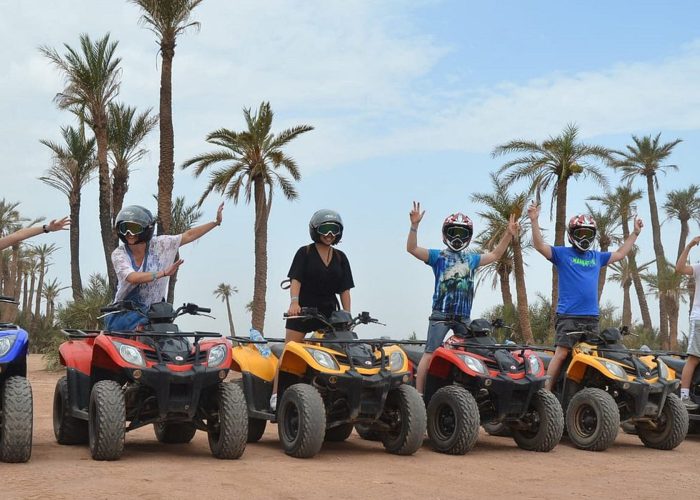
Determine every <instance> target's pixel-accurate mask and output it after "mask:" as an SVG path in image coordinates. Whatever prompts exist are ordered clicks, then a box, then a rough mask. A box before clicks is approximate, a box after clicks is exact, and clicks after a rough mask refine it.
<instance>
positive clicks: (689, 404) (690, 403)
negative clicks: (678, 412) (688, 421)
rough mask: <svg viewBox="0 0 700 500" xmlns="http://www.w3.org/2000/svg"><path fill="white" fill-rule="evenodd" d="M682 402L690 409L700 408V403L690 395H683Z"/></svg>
mask: <svg viewBox="0 0 700 500" xmlns="http://www.w3.org/2000/svg"><path fill="white" fill-rule="evenodd" d="M681 403H683V405H684V406H685V409H686V410H688V411H695V410H697V409H698V408H700V405H699V404H697V403H695V402H694V401H693V400H692V399H690V398H689V397H688V396H684V397H681Z"/></svg>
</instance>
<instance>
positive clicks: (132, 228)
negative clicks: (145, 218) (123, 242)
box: [117, 221, 146, 236]
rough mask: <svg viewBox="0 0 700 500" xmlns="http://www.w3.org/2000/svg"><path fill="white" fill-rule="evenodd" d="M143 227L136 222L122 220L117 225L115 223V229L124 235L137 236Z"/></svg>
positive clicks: (142, 230)
mask: <svg viewBox="0 0 700 500" xmlns="http://www.w3.org/2000/svg"><path fill="white" fill-rule="evenodd" d="M145 229H146V228H145V227H143V226H142V225H141V224H139V223H138V222H128V221H124V222H120V223H119V225H117V230H118V231H119V234H121V235H122V236H126V235H128V234H130V235H132V236H138V235H139V234H141V233H143V232H144V230H145Z"/></svg>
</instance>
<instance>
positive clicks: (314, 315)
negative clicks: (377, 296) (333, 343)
mask: <svg viewBox="0 0 700 500" xmlns="http://www.w3.org/2000/svg"><path fill="white" fill-rule="evenodd" d="M282 317H283V319H317V320H319V321H320V322H321V323H323V324H325V325H327V326H328V327H329V328H330V329H331V330H336V329H337V328H336V326H335V325H334V324H333V323H331V322H330V318H327V317H326V316H325V315H324V314H322V313H321V312H320V311H319V310H318V308H317V307H302V308H301V312H300V313H299V314H297V315H294V316H292V315H289V314H287V313H284V314H283V315H282ZM370 323H375V324H377V325H382V326H386V324H385V323H382V322H380V321H379V320H378V319H377V318H373V317H372V316H371V315H370V313H369V312H367V311H362V312H361V313H360V314H358V315H357V316H356V317H355V318H352V320H351V322H350V326H349V329H350V330H352V329H353V328H354V327H355V326H357V325H359V324H363V325H368V324H370ZM346 324H347V323H346Z"/></svg>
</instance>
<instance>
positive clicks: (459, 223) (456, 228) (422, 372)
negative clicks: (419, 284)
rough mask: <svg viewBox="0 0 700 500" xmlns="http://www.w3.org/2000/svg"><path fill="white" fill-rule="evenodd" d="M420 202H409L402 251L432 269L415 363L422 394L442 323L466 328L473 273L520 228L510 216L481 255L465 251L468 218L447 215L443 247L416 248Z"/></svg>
mask: <svg viewBox="0 0 700 500" xmlns="http://www.w3.org/2000/svg"><path fill="white" fill-rule="evenodd" d="M424 214H425V210H424V211H422V212H421V209H420V203H416V202H415V201H414V202H413V210H411V213H410V214H409V217H410V219H411V228H410V230H409V232H408V239H407V241H406V250H407V251H408V253H410V254H411V255H413V256H414V257H416V258H417V259H420V260H422V261H423V262H425V263H426V264H428V265H429V266H430V267H432V268H433V273H434V274H435V291H434V292H433V312H432V314H431V315H430V323H429V326H428V341H427V343H426V345H425V353H424V354H423V357H421V360H420V363H418V373H417V375H416V389H417V390H418V392H419V393H421V394H423V387H424V385H425V378H426V374H427V372H428V367H429V366H430V361H431V360H432V358H433V352H434V351H435V349H437V348H438V347H440V346H441V345H442V342H443V340H445V335H447V332H448V331H449V330H450V326H449V325H448V324H446V323H445V320H450V321H456V322H457V323H458V324H459V326H457V327H455V328H459V329H460V330H463V329H466V325H467V324H468V323H469V315H470V314H471V310H472V301H473V300H474V274H475V273H476V269H477V268H478V267H479V266H485V265H487V264H490V263H492V262H495V261H497V260H498V259H500V258H501V256H502V255H503V252H505V250H506V247H507V246H508V243H510V240H511V238H512V237H514V236H516V235H517V234H518V231H519V229H520V226H519V225H518V222H517V221H516V220H515V216H514V215H511V216H510V220H509V222H508V230H507V231H506V232H505V233H504V234H503V237H502V238H501V241H500V242H499V243H498V245H496V247H495V248H494V249H493V250H492V251H490V252H488V253H485V254H478V253H476V252H471V251H467V246H469V242H470V241H471V238H472V234H473V232H474V227H473V225H472V221H471V219H469V217H467V216H466V215H464V214H462V213H455V214H452V215H450V216H449V217H447V218H446V219H445V221H444V222H443V223H442V241H443V242H444V243H445V245H447V248H444V249H442V250H437V249H430V250H428V249H426V248H421V247H419V246H418V225H419V224H420V221H421V220H422V219H423V215H424Z"/></svg>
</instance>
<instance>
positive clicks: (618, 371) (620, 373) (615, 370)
mask: <svg viewBox="0 0 700 500" xmlns="http://www.w3.org/2000/svg"><path fill="white" fill-rule="evenodd" d="M600 362H601V363H602V364H603V366H604V367H605V368H606V369H607V370H608V371H609V372H610V373H612V374H613V375H615V376H616V377H617V378H621V379H622V380H627V374H626V373H625V370H624V368H622V367H621V366H620V365H618V364H616V363H611V362H610V361H604V360H601V361H600Z"/></svg>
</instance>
